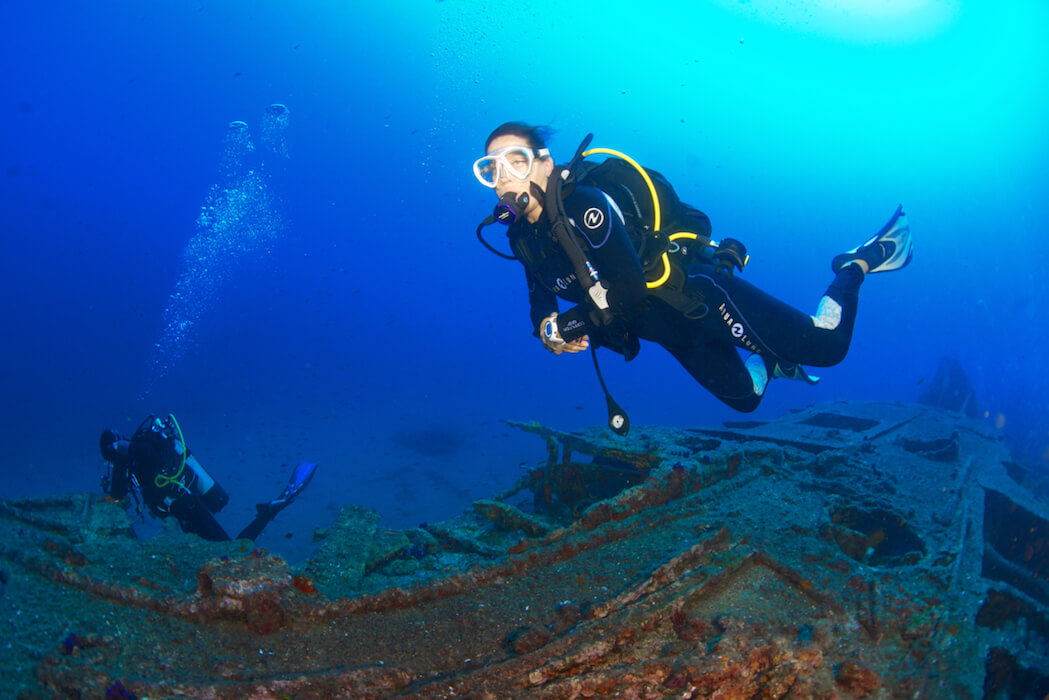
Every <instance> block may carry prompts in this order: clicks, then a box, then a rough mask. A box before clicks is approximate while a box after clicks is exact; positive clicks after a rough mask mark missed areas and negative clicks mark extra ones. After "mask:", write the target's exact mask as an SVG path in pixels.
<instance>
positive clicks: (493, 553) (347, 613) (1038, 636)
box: [0, 402, 1049, 698]
mask: <svg viewBox="0 0 1049 700" xmlns="http://www.w3.org/2000/svg"><path fill="white" fill-rule="evenodd" d="M518 427H520V428H522V429H524V430H528V431H530V432H533V433H535V434H537V435H538V436H541V437H542V438H543V439H545V440H546V443H547V446H548V449H549V460H548V461H547V463H546V464H545V465H543V466H541V467H539V468H537V469H535V470H534V471H532V472H531V473H529V474H528V475H527V476H526V477H525V478H524V479H523V480H522V482H521V483H520V484H519V485H518V487H516V488H515V489H512V490H511V491H509V492H507V493H506V494H502V495H500V496H499V497H496V498H493V499H492V500H489V501H481V502H478V503H476V504H475V507H474V509H473V510H472V511H471V512H468V513H464V514H463V515H461V516H460V517H458V518H456V519H454V520H452V521H448V522H444V523H438V524H435V525H429V526H426V527H425V528H419V529H414V530H409V531H396V532H393V531H388V530H384V529H382V528H381V527H379V516H378V514H376V513H374V512H372V511H368V510H366V509H363V508H359V507H353V506H348V507H346V508H344V509H343V511H342V512H341V513H340V515H339V518H338V521H337V522H336V523H334V524H333V526H332V527H331V528H330V529H328V530H327V531H326V532H325V533H322V534H323V535H324V537H325V539H324V542H323V545H322V547H321V550H320V552H319V553H318V554H317V556H315V557H314V558H312V559H311V560H309V561H308V562H306V563H305V564H303V565H302V566H300V567H295V568H294V569H293V568H292V567H289V566H288V564H287V563H286V562H285V561H284V560H283V559H281V558H280V557H277V556H274V555H271V554H267V553H265V552H262V551H258V550H255V551H252V550H250V549H248V548H246V547H244V546H243V543H228V544H214V543H206V542H203V541H201V540H199V539H197V538H194V537H189V536H182V535H174V534H172V535H164V536H160V537H157V538H153V539H151V540H147V541H144V542H140V541H137V540H135V539H133V538H132V537H131V536H130V534H129V532H130V528H129V525H130V522H129V521H128V519H127V516H126V515H125V513H124V511H123V509H122V508H121V507H119V506H118V505H116V504H113V503H109V502H106V501H104V500H102V499H101V498H98V497H95V496H89V495H83V494H79V495H68V496H58V497H53V498H44V499H33V500H22V501H5V502H0V530H2V534H3V537H2V539H0V543H2V544H0V555H2V558H0V563H2V566H3V574H4V581H5V584H4V595H3V596H2V598H0V599H2V601H3V608H4V625H5V635H4V638H5V643H6V645H7V650H6V651H5V657H6V660H5V661H3V662H0V663H2V666H3V668H0V671H2V672H3V678H4V680H3V681H2V682H3V683H7V684H8V687H7V688H3V689H0V690H7V691H9V692H10V694H11V695H12V696H17V694H18V693H19V692H20V693H21V697H24V698H37V697H56V696H57V697H85V698H91V697H100V698H102V697H140V698H145V697H148V698H397V697H414V698H461V697H466V698H511V697H512V698H612V697H615V698H627V697H635V698H705V697H718V698H781V697H782V698H861V697H871V698H917V697H921V698H1007V697H1028V696H1029V697H1041V695H1039V694H1038V693H1045V692H1047V691H1049V585H1047V583H1046V577H1047V576H1049V552H1047V551H1046V545H1047V542H1049V501H1047V498H1046V493H1045V492H1044V491H1042V489H1041V487H1040V486H1039V485H1038V484H1036V483H1034V482H1032V478H1033V477H1032V475H1030V474H1028V473H1026V472H1025V471H1024V470H1023V469H1022V468H1021V467H1019V466H1018V465H1015V464H1013V463H1012V462H1011V461H1010V459H1009V455H1008V454H1007V452H1006V451H1005V450H1004V448H1003V447H1002V446H1001V444H1000V443H999V442H998V440H997V439H996V437H995V435H994V434H993V431H992V430H991V429H990V428H988V427H986V426H984V425H983V424H981V423H979V422H976V421H973V420H971V419H969V418H965V417H962V416H959V415H957V414H951V413H946V412H943V411H939V410H937V409H933V408H928V407H924V406H915V405H909V404H895V403H893V404H889V403H851V402H840V403H833V404H826V405H821V406H817V407H813V408H810V409H807V410H803V411H798V412H794V413H791V414H789V415H786V416H784V417H782V418H780V419H778V420H775V421H772V422H768V423H738V424H728V425H726V426H725V427H723V428H718V429H670V428H662V427H652V428H635V429H634V431H633V434H632V435H631V436H630V437H629V438H619V437H616V436H614V435H612V434H610V433H608V432H607V431H604V430H601V429H594V430H592V431H588V432H582V433H571V434H565V433H559V432H556V431H553V430H549V429H547V428H544V427H542V426H539V425H534V424H529V425H519V426H518ZM522 497H524V498H525V500H526V501H527V504H524V503H522V502H521V501H522ZM515 504H516V505H515ZM11 684H14V685H11ZM5 696H6V694H5Z"/></svg>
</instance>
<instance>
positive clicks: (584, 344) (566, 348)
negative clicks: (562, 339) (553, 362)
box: [550, 335, 590, 355]
mask: <svg viewBox="0 0 1049 700" xmlns="http://www.w3.org/2000/svg"><path fill="white" fill-rule="evenodd" d="M589 347H590V336H588V335H584V336H583V337H582V338H576V339H575V340H573V341H572V342H571V343H565V344H564V345H558V346H557V347H556V348H550V349H551V350H552V351H553V353H554V354H555V355H560V354H561V353H563V352H568V353H572V354H573V355H574V354H575V353H577V352H583V351H584V350H586V349H588V348H589Z"/></svg>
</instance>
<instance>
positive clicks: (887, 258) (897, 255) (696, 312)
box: [473, 122, 912, 434]
mask: <svg viewBox="0 0 1049 700" xmlns="http://www.w3.org/2000/svg"><path fill="white" fill-rule="evenodd" d="M549 133H550V130H549V129H547V128H545V127H540V126H530V125H528V124H525V123H523V122H507V123H505V124H503V125H501V126H499V127H497V128H496V129H495V130H494V131H493V132H492V133H491V134H490V135H489V136H488V139H487V141H486V142H485V155H484V156H483V157H481V158H479V159H478V160H477V161H476V162H475V163H474V166H473V170H474V175H475V176H476V177H477V179H478V180H479V181H480V182H481V184H483V185H484V186H486V187H489V188H492V189H494V190H495V194H496V196H497V197H498V198H499V201H498V203H497V204H496V206H495V210H494V211H493V213H492V215H491V216H489V217H487V218H486V219H485V220H484V221H482V222H481V224H480V225H479V226H478V227H477V236H478V238H479V239H480V240H481V242H482V243H483V244H484V245H485V246H486V247H487V248H488V249H489V250H491V251H492V252H494V253H496V254H497V255H499V256H500V257H503V258H507V259H511V260H519V261H520V262H521V263H522V264H523V265H524V268H525V279H526V282H527V285H528V297H529V304H530V308H531V312H530V313H531V322H532V328H533V335H535V336H536V337H538V338H539V340H540V341H541V342H542V345H543V347H544V348H546V349H547V350H549V351H550V352H552V353H554V354H556V355H561V354H562V353H578V352H582V351H584V350H586V349H588V348H589V349H590V350H591V353H592V354H593V359H594V365H595V367H596V368H597V374H598V379H599V381H600V382H601V387H602V389H603V390H604V392H605V398H606V401H607V403H608V409H609V426H610V427H611V428H612V430H614V431H615V432H617V433H620V434H626V432H627V431H628V430H629V420H628V419H627V417H626V414H625V412H623V410H622V409H621V408H620V407H619V406H618V405H617V404H616V403H615V401H614V400H613V399H612V398H611V396H610V395H609V393H608V389H607V388H606V387H605V383H604V379H603V378H602V377H601V372H600V367H598V364H597V355H596V353H595V352H594V350H595V348H597V347H606V348H609V349H610V350H612V351H614V352H617V353H619V354H621V355H623V356H624V358H625V359H626V360H628V361H629V360H631V359H633V358H634V357H635V356H636V355H637V353H638V352H639V351H640V340H648V341H651V342H655V343H658V344H659V345H661V346H663V347H664V348H666V350H667V351H669V352H670V354H671V355H673V356H674V358H675V359H677V361H678V362H679V363H681V365H682V366H683V367H684V368H685V369H686V370H688V372H689V374H691V375H692V376H693V377H694V378H695V379H696V381H698V382H699V383H700V384H701V385H702V386H703V387H704V388H706V389H707V390H708V391H709V392H710V393H712V394H713V395H714V396H716V397H717V398H718V399H720V400H721V401H723V402H724V403H726V404H727V405H729V406H731V407H732V408H734V409H736V410H738V411H743V412H749V411H753V410H754V409H756V408H757V407H758V404H759V403H760V402H761V399H762V397H763V396H764V394H765V390H766V388H767V386H768V383H769V380H770V379H771V378H776V377H786V378H789V379H798V380H802V381H806V382H808V383H812V384H814V383H816V382H817V381H818V378H817V377H812V376H810V375H809V374H808V373H807V372H806V371H805V369H804V368H803V367H802V365H813V366H818V367H829V366H831V365H835V364H837V363H839V362H841V361H842V360H843V359H844V358H845V355H846V353H847V352H848V349H849V344H850V342H851V339H852V330H853V324H854V322H855V319H856V310H857V304H858V297H859V288H860V285H861V284H862V283H863V280H864V278H865V277H866V275H867V274H870V273H878V272H888V271H891V270H898V269H900V268H902V267H905V266H906V265H907V264H908V263H909V262H910V261H911V255H912V246H911V236H910V229H909V227H908V225H907V222H906V218H905V215H904V213H903V209H902V207H900V208H898V209H897V210H896V213H895V214H894V215H893V216H892V218H891V219H890V220H889V222H888V223H887V224H885V226H884V227H882V229H881V230H880V231H878V233H876V234H875V235H874V236H872V237H871V238H870V239H868V240H867V241H866V242H865V243H863V244H862V245H860V246H857V247H856V248H853V249H852V250H849V251H847V252H845V253H842V254H841V255H838V256H836V257H835V258H834V259H833V260H832V262H831V268H832V270H833V272H834V274H835V277H834V280H833V281H832V282H831V284H830V286H829V287H828V288H827V291H826V292H825V293H824V295H823V296H822V298H821V299H820V301H819V305H818V308H817V310H816V314H815V315H813V316H809V315H808V314H805V313H803V312H801V311H799V310H797V309H794V308H793V307H791V306H789V305H788V304H786V303H784V302H782V301H780V300H778V299H776V298H775V297H772V296H771V295H769V294H767V293H765V292H763V291H761V290H760V289H758V288H757V287H755V286H753V285H751V284H749V283H747V282H745V281H743V280H742V279H740V277H739V275H737V274H735V273H736V272H737V271H742V269H743V267H744V266H745V265H746V262H747V260H748V256H747V254H746V248H745V246H744V245H743V244H742V243H740V242H739V241H737V240H734V239H724V240H722V241H721V242H720V243H718V242H716V241H713V240H712V239H711V237H710V236H711V225H710V219H709V218H708V217H707V216H706V214H704V213H703V212H701V211H700V210H698V209H696V208H695V207H692V206H690V205H688V204H686V203H684V202H682V201H681V200H680V199H679V198H678V196H677V194H676V192H674V189H673V187H672V186H671V184H670V183H669V182H668V181H667V180H666V178H664V177H663V176H662V175H660V174H659V173H658V172H656V171H654V170H649V169H647V168H642V167H641V166H640V165H638V164H637V163H635V162H634V161H633V160H632V159H630V158H629V157H628V156H625V155H624V154H622V153H619V152H617V151H612V150H609V149H602V148H595V149H592V150H586V147H587V146H588V145H589V142H590V139H591V136H590V135H588V136H587V138H586V139H584V141H583V143H582V144H581V145H580V147H579V149H578V150H577V151H576V154H575V157H574V158H573V159H572V161H571V162H570V163H569V164H568V165H566V166H558V165H555V163H554V160H553V159H552V158H551V156H550V151H549V149H548V148H547V146H546V137H547V136H548V135H549ZM593 153H603V154H608V155H611V156H615V157H613V158H609V159H607V160H605V161H604V162H603V163H600V164H594V163H591V162H588V161H585V160H584V158H585V157H586V156H588V155H590V154H593ZM497 221H498V222H501V223H503V224H506V225H507V231H506V233H507V237H508V243H509V247H510V250H511V251H512V253H513V255H507V254H505V253H502V252H500V251H499V250H497V249H496V248H494V247H493V246H492V245H490V244H489V243H488V242H487V241H486V240H485V238H484V236H483V233H482V232H483V230H484V228H485V227H486V226H489V225H491V224H494V223H495V222H497ZM558 299H561V300H564V301H566V302H568V303H570V304H574V306H573V307H572V308H570V309H568V310H566V311H563V312H561V311H559V308H558ZM740 351H742V352H744V353H748V354H747V356H746V359H744V357H743V356H741V354H740Z"/></svg>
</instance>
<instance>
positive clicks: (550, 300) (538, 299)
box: [525, 267, 557, 337]
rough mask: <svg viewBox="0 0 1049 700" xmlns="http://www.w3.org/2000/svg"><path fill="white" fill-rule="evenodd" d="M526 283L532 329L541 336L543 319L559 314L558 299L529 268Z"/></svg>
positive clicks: (526, 271) (526, 269)
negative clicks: (539, 281) (540, 328)
mask: <svg viewBox="0 0 1049 700" xmlns="http://www.w3.org/2000/svg"><path fill="white" fill-rule="evenodd" d="M525 281H526V282H527V283H528V307H529V315H530V316H531V318H532V328H533V329H534V332H535V335H536V336H537V337H538V336H539V330H538V329H539V326H540V324H541V323H542V321H543V319H545V318H546V317H548V316H549V315H550V314H556V313H557V297H556V296H554V293H553V292H551V291H550V290H549V289H547V288H546V287H544V286H543V285H541V284H539V283H538V281H537V280H536V278H535V275H533V274H532V273H531V272H530V271H529V270H528V268H527V267H526V268H525Z"/></svg>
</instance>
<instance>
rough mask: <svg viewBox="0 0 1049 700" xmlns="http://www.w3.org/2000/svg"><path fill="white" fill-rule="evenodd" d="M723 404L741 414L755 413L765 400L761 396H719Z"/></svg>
mask: <svg viewBox="0 0 1049 700" xmlns="http://www.w3.org/2000/svg"><path fill="white" fill-rule="evenodd" d="M718 398H719V399H720V400H721V402H722V403H724V404H725V405H726V406H728V407H729V408H733V409H735V410H737V411H739V412H740V413H753V412H754V411H755V410H757V408H758V406H759V405H761V399H762V398H763V397H762V396H761V395H759V394H751V395H749V396H718Z"/></svg>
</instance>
